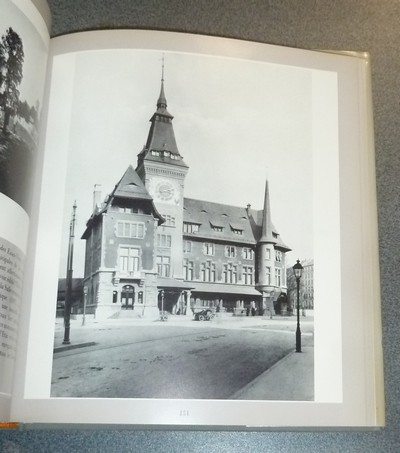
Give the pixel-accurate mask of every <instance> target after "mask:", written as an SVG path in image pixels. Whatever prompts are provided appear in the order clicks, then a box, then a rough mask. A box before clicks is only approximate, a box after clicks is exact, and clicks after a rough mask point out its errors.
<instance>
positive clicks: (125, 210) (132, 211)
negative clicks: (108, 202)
mask: <svg viewBox="0 0 400 453" xmlns="http://www.w3.org/2000/svg"><path fill="white" fill-rule="evenodd" d="M118 212H123V213H125V214H144V211H143V209H142V208H127V207H124V206H118Z"/></svg>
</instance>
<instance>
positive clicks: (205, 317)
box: [193, 308, 215, 321]
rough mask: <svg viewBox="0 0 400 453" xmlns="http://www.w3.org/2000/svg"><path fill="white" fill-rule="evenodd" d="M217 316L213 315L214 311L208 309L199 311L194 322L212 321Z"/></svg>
mask: <svg viewBox="0 0 400 453" xmlns="http://www.w3.org/2000/svg"><path fill="white" fill-rule="evenodd" d="M214 316H215V314H214V313H213V311H212V310H210V309H209V308H206V309H205V310H201V311H198V312H197V313H195V314H194V318H193V319H194V320H195V321H211V319H213V318H214Z"/></svg>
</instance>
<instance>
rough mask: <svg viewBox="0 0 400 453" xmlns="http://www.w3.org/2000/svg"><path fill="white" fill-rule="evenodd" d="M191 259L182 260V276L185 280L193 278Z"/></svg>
mask: <svg viewBox="0 0 400 453" xmlns="http://www.w3.org/2000/svg"><path fill="white" fill-rule="evenodd" d="M193 268H194V263H193V261H189V260H184V261H183V278H184V279H185V280H193Z"/></svg>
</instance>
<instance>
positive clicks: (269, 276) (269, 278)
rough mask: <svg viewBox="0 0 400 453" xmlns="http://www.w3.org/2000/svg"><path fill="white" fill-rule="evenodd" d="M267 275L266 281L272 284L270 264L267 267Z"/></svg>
mask: <svg viewBox="0 0 400 453" xmlns="http://www.w3.org/2000/svg"><path fill="white" fill-rule="evenodd" d="M265 275H266V279H265V280H266V283H267V285H270V284H271V268H270V267H269V266H267V267H266V268H265Z"/></svg>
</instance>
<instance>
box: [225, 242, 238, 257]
mask: <svg viewBox="0 0 400 453" xmlns="http://www.w3.org/2000/svg"><path fill="white" fill-rule="evenodd" d="M225 256H226V257H227V258H235V256H236V247H235V246H234V245H226V246H225Z"/></svg>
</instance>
